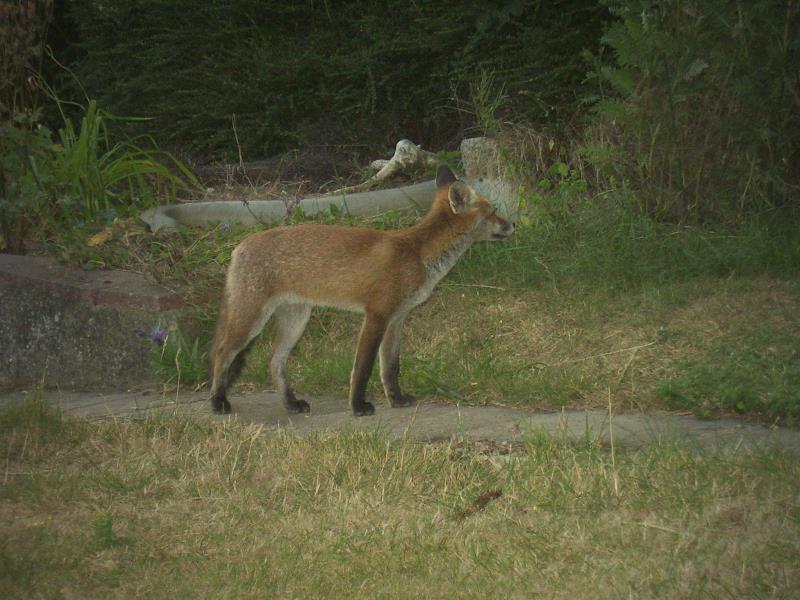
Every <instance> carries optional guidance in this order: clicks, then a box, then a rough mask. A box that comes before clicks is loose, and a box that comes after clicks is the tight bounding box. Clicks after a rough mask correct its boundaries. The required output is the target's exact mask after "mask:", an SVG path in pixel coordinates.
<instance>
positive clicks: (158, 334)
mask: <svg viewBox="0 0 800 600" xmlns="http://www.w3.org/2000/svg"><path fill="white" fill-rule="evenodd" d="M167 337H169V333H168V332H167V330H166V329H161V327H160V326H158V325H156V326H155V328H154V329H153V331H151V332H150V333H149V334H147V338H148V339H149V340H150V341H151V342H152V343H153V345H154V346H162V345H164V342H166V341H167Z"/></svg>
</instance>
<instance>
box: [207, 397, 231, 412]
mask: <svg viewBox="0 0 800 600" xmlns="http://www.w3.org/2000/svg"><path fill="white" fill-rule="evenodd" d="M211 410H213V411H214V412H215V413H217V414H218V415H227V414H230V412H231V403H230V402H228V400H227V399H226V398H224V397H219V396H214V397H213V398H211Z"/></svg>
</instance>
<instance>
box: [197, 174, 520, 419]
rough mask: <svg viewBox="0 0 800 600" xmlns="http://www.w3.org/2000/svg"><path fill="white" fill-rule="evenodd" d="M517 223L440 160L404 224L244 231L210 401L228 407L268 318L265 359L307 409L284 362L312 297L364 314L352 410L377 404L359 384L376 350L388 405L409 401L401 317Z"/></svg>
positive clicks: (277, 381)
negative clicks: (424, 206) (477, 246)
mask: <svg viewBox="0 0 800 600" xmlns="http://www.w3.org/2000/svg"><path fill="white" fill-rule="evenodd" d="M514 229H515V224H514V223H513V222H511V221H509V220H508V219H506V218H504V217H503V216H501V215H500V214H498V211H497V209H496V208H495V207H494V206H493V205H492V204H491V203H490V202H489V200H487V199H486V198H485V197H483V196H480V195H479V194H477V193H476V192H475V190H474V189H472V188H471V187H470V186H469V185H467V184H466V183H465V182H464V181H462V180H460V179H458V178H457V177H456V175H455V174H454V173H453V171H452V169H450V167H448V166H446V165H441V166H439V168H438V169H437V172H436V196H435V199H434V201H433V203H432V205H431V208H430V210H429V211H428V213H427V214H426V215H425V216H424V217H423V218H422V219H421V220H420V221H419V222H417V223H416V224H415V225H413V226H411V227H408V228H405V229H398V230H391V231H380V230H376V229H370V228H365V227H344V226H336V225H323V224H301V225H289V226H282V227H276V228H273V229H268V230H264V231H260V232H258V233H254V234H252V235H250V236H248V237H246V238H245V239H244V240H243V241H242V242H240V243H239V245H238V246H237V247H236V248H235V249H234V251H233V253H232V255H231V261H230V265H229V267H228V271H227V276H226V280H225V287H224V290H223V294H222V300H221V305H220V315H219V318H218V322H217V327H216V332H215V335H214V341H213V343H212V346H211V351H210V353H209V358H210V369H211V407H212V410H213V411H214V412H215V413H221V414H226V413H230V412H231V404H230V402H229V401H228V398H227V389H228V388H229V387H230V385H231V383H232V382H233V379H234V377H235V374H236V371H237V365H239V366H240V364H241V360H242V359H243V356H244V351H245V349H246V348H247V347H248V345H249V344H250V342H251V341H252V340H253V339H254V338H255V337H256V336H257V335H258V334H259V333H260V332H261V331H262V329H263V328H264V326H265V324H266V323H267V321H268V320H269V319H270V318H272V319H274V321H275V323H276V330H277V334H276V339H275V340H274V343H273V353H272V358H271V359H270V362H269V369H270V373H271V375H272V380H273V382H274V385H275V386H276V387H277V391H278V393H279V395H280V397H281V399H282V401H283V404H284V406H285V408H286V410H287V411H288V412H289V413H306V412H309V411H310V410H311V407H310V405H309V404H308V402H306V401H305V400H301V399H298V398H297V397H296V396H295V393H294V390H293V389H292V387H291V385H290V383H289V381H288V380H287V377H286V371H285V368H286V363H287V360H288V358H289V354H290V353H291V351H292V349H293V348H294V346H295V345H296V344H297V342H298V341H299V339H300V337H301V336H302V334H303V331H304V330H305V327H306V325H307V323H308V320H309V318H310V316H311V310H312V308H313V307H315V306H322V307H330V308H335V309H343V310H347V311H353V312H357V313H362V314H363V315H364V321H363V324H362V326H361V331H360V333H359V336H358V342H357V346H356V351H355V360H354V362H353V367H352V371H351V373H350V398H349V401H350V408H351V409H352V412H353V415H354V416H357V417H361V416H368V415H372V414H374V412H375V406H374V405H373V404H372V403H371V402H369V401H368V400H367V398H366V389H367V383H368V381H369V379H370V376H371V374H372V369H373V366H374V363H375V358H376V355H377V356H378V357H379V361H380V377H381V383H382V384H383V389H384V392H385V395H386V398H387V400H388V402H389V405H390V406H391V407H393V408H394V407H404V406H412V405H414V404H415V403H416V398H415V397H414V396H412V395H411V394H405V393H403V392H402V391H401V389H400V384H399V376H400V342H401V337H402V329H403V324H404V322H405V321H406V318H407V317H408V315H409V313H410V312H411V311H412V310H413V309H414V308H416V307H417V306H419V305H420V304H422V303H423V302H425V301H426V300H427V299H428V298H429V297H430V295H431V293H432V292H433V289H434V287H435V286H436V284H437V283H439V281H440V280H441V279H442V278H443V277H444V276H445V275H447V273H448V272H449V271H450V270H451V269H452V268H453V266H454V265H455V264H456V262H457V261H458V259H459V258H460V257H461V256H462V255H463V254H464V252H465V251H466V250H467V248H469V247H470V246H471V245H472V244H473V243H474V242H477V241H482V240H506V239H508V238H509V237H510V236H511V234H512V233H513V232H514Z"/></svg>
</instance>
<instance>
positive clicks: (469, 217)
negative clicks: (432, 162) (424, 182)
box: [436, 165, 514, 241]
mask: <svg viewBox="0 0 800 600" xmlns="http://www.w3.org/2000/svg"><path fill="white" fill-rule="evenodd" d="M436 188H437V190H439V192H438V194H437V195H438V197H440V198H442V197H446V199H447V203H448V205H449V209H450V210H451V211H452V213H453V216H454V217H455V218H456V219H457V220H458V221H460V222H461V224H462V225H464V226H465V227H464V229H467V230H471V231H472V232H473V234H474V236H475V240H476V241H477V240H505V239H507V238H508V237H509V236H510V235H511V234H512V233H514V223H511V222H510V221H508V220H507V219H505V218H504V217H503V216H501V215H500V214H499V213H498V212H497V209H496V208H495V207H494V206H492V203H491V202H489V201H488V200H487V199H486V198H484V197H483V196H480V195H478V193H477V192H475V190H473V189H472V188H471V187H470V186H468V185H467V184H466V183H464V182H463V181H461V180H460V179H458V178H457V177H456V176H455V174H454V173H453V171H452V170H451V169H450V167H448V166H446V165H441V166H440V167H439V169H438V170H437V171H436ZM445 190H446V192H445ZM445 194H446V195H445Z"/></svg>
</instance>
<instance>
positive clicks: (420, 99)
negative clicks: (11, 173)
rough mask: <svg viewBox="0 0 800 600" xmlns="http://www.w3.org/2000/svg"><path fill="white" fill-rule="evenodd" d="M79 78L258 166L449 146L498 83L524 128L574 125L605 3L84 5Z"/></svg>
mask: <svg viewBox="0 0 800 600" xmlns="http://www.w3.org/2000/svg"><path fill="white" fill-rule="evenodd" d="M71 5H72V13H71V14H72V17H73V18H74V20H75V22H76V24H77V30H78V36H79V42H80V45H81V47H82V49H83V51H84V55H83V58H82V59H81V60H80V61H79V65H78V67H79V68H78V71H79V73H80V75H81V77H82V79H83V80H84V83H85V86H86V88H87V90H88V92H89V94H90V95H91V96H93V97H97V98H98V100H99V102H100V105H101V106H104V107H105V108H106V109H108V110H110V111H111V112H114V113H117V114H121V115H125V116H146V117H152V120H151V121H149V122H148V123H146V124H145V127H146V129H147V130H148V132H149V133H156V134H158V138H159V141H161V142H162V143H163V142H167V143H169V144H171V145H172V146H173V147H181V148H182V149H184V150H188V151H189V152H191V153H193V154H194V155H196V156H199V157H204V158H209V157H219V156H226V155H227V156H229V157H230V156H233V155H235V153H236V144H235V140H234V135H233V127H232V118H233V115H236V125H237V130H238V134H239V140H240V142H241V145H242V149H243V151H244V153H245V156H246V157H249V158H260V157H264V156H271V155H275V154H278V153H281V152H284V151H286V150H289V149H293V148H297V147H300V146H304V145H314V144H332V143H333V144H339V143H350V144H359V145H361V147H362V148H363V146H364V145H367V146H370V145H378V146H381V147H386V146H387V145H390V144H391V145H393V144H394V142H395V141H396V140H397V139H398V138H400V137H409V138H411V139H414V140H415V141H416V142H418V143H423V144H426V145H429V146H436V147H443V146H446V145H448V143H455V142H456V141H457V140H458V139H459V137H460V136H461V134H462V133H463V130H464V129H465V128H466V127H469V126H470V125H471V124H472V122H471V120H470V118H469V116H468V115H466V116H465V115H464V113H462V112H457V111H454V110H453V106H454V102H453V101H452V98H453V96H454V95H458V96H459V97H467V96H468V94H467V92H466V90H467V89H468V87H469V84H470V83H472V82H473V81H474V80H475V79H476V77H478V76H479V75H480V73H481V72H488V73H491V74H492V75H493V80H494V81H495V82H496V84H497V85H498V86H499V87H502V88H503V91H504V94H505V95H506V96H507V97H508V99H509V102H508V105H507V109H508V110H509V111H511V112H513V114H514V117H515V118H516V119H525V120H530V121H533V122H537V121H538V122H542V121H545V120H547V121H552V120H554V119H562V118H567V117H569V116H571V115H572V114H573V113H574V111H575V110H576V107H577V106H578V103H579V99H580V98H581V96H582V94H583V80H584V71H585V66H584V63H583V59H582V58H581V51H582V50H583V49H584V48H596V47H597V46H598V43H599V38H600V35H601V32H602V25H603V19H604V18H605V17H606V16H607V12H606V10H605V8H603V7H600V6H598V5H596V4H594V3H586V2H580V1H577V0H565V1H561V2H557V3H545V2H524V1H521V0H506V1H504V2H492V3H458V2H452V1H442V2H400V1H395V0H385V1H373V2H335V1H326V2H310V1H307V2H286V1H283V2H263V1H259V0H221V1H217V2H191V1H188V0H132V1H130V2H117V3H107V2H98V1H97V0H72V2H71Z"/></svg>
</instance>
